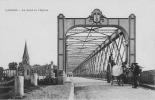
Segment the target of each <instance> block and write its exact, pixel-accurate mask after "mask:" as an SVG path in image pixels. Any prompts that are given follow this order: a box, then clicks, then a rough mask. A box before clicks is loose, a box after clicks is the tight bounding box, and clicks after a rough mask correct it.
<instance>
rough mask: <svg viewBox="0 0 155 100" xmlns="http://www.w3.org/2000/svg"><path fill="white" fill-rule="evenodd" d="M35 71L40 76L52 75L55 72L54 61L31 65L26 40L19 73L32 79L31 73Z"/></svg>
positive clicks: (25, 77)
mask: <svg viewBox="0 0 155 100" xmlns="http://www.w3.org/2000/svg"><path fill="white" fill-rule="evenodd" d="M33 73H37V74H38V76H39V77H43V78H45V77H51V76H52V75H53V74H54V73H53V62H51V63H50V64H46V65H42V66H41V65H37V64H35V65H34V66H31V65H30V58H29V54H28V47H27V43H26V42H25V48H24V53H23V57H22V62H20V63H19V66H18V75H21V76H24V79H26V80H30V79H31V75H32V74H33ZM39 77H38V78H39Z"/></svg>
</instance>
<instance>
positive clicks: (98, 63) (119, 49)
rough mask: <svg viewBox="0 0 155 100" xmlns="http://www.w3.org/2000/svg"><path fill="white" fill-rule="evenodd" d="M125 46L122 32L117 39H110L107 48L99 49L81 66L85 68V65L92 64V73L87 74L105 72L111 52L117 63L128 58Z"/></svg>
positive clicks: (119, 63)
mask: <svg viewBox="0 0 155 100" xmlns="http://www.w3.org/2000/svg"><path fill="white" fill-rule="evenodd" d="M125 48H126V45H125V39H124V36H123V35H121V33H120V34H119V35H118V37H117V38H116V39H114V40H110V44H108V45H106V46H105V48H103V49H102V48H101V49H100V50H98V52H97V53H96V54H95V55H93V56H92V58H90V59H89V60H87V61H86V62H85V63H84V64H83V65H80V67H81V68H85V65H89V66H90V69H91V71H90V73H86V74H97V73H101V71H102V72H104V71H105V69H106V67H107V63H108V59H107V58H108V57H109V56H110V54H113V56H112V57H113V59H114V61H115V63H116V64H118V65H121V64H122V63H123V62H125V60H126V55H125ZM102 65H103V66H102ZM101 67H102V70H101ZM85 69H86V68H85ZM92 69H94V70H92ZM77 70H78V69H77Z"/></svg>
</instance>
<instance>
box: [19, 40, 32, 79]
mask: <svg viewBox="0 0 155 100" xmlns="http://www.w3.org/2000/svg"><path fill="white" fill-rule="evenodd" d="M18 74H19V75H23V76H24V79H26V80H28V79H31V66H30V58H29V54H28V48H27V43H26V42H25V48H24V53H23V58H22V62H21V63H19V67H18Z"/></svg>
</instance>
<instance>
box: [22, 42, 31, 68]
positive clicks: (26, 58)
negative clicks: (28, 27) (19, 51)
mask: <svg viewBox="0 0 155 100" xmlns="http://www.w3.org/2000/svg"><path fill="white" fill-rule="evenodd" d="M22 63H23V64H25V65H29V64H30V62H29V54H28V49H27V43H26V41H25V48H24V54H23V59H22Z"/></svg>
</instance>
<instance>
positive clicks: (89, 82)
mask: <svg viewBox="0 0 155 100" xmlns="http://www.w3.org/2000/svg"><path fill="white" fill-rule="evenodd" d="M71 79H72V81H73V82H74V84H75V88H74V93H75V94H74V99H75V100H89V99H91V100H155V91H154V90H150V89H145V88H142V87H139V88H137V89H134V88H132V87H131V85H127V84H125V85H124V86H118V85H117V84H116V83H115V84H114V85H113V86H111V85H110V84H109V83H107V82H106V81H103V80H95V79H87V78H79V77H72V78H71Z"/></svg>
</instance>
